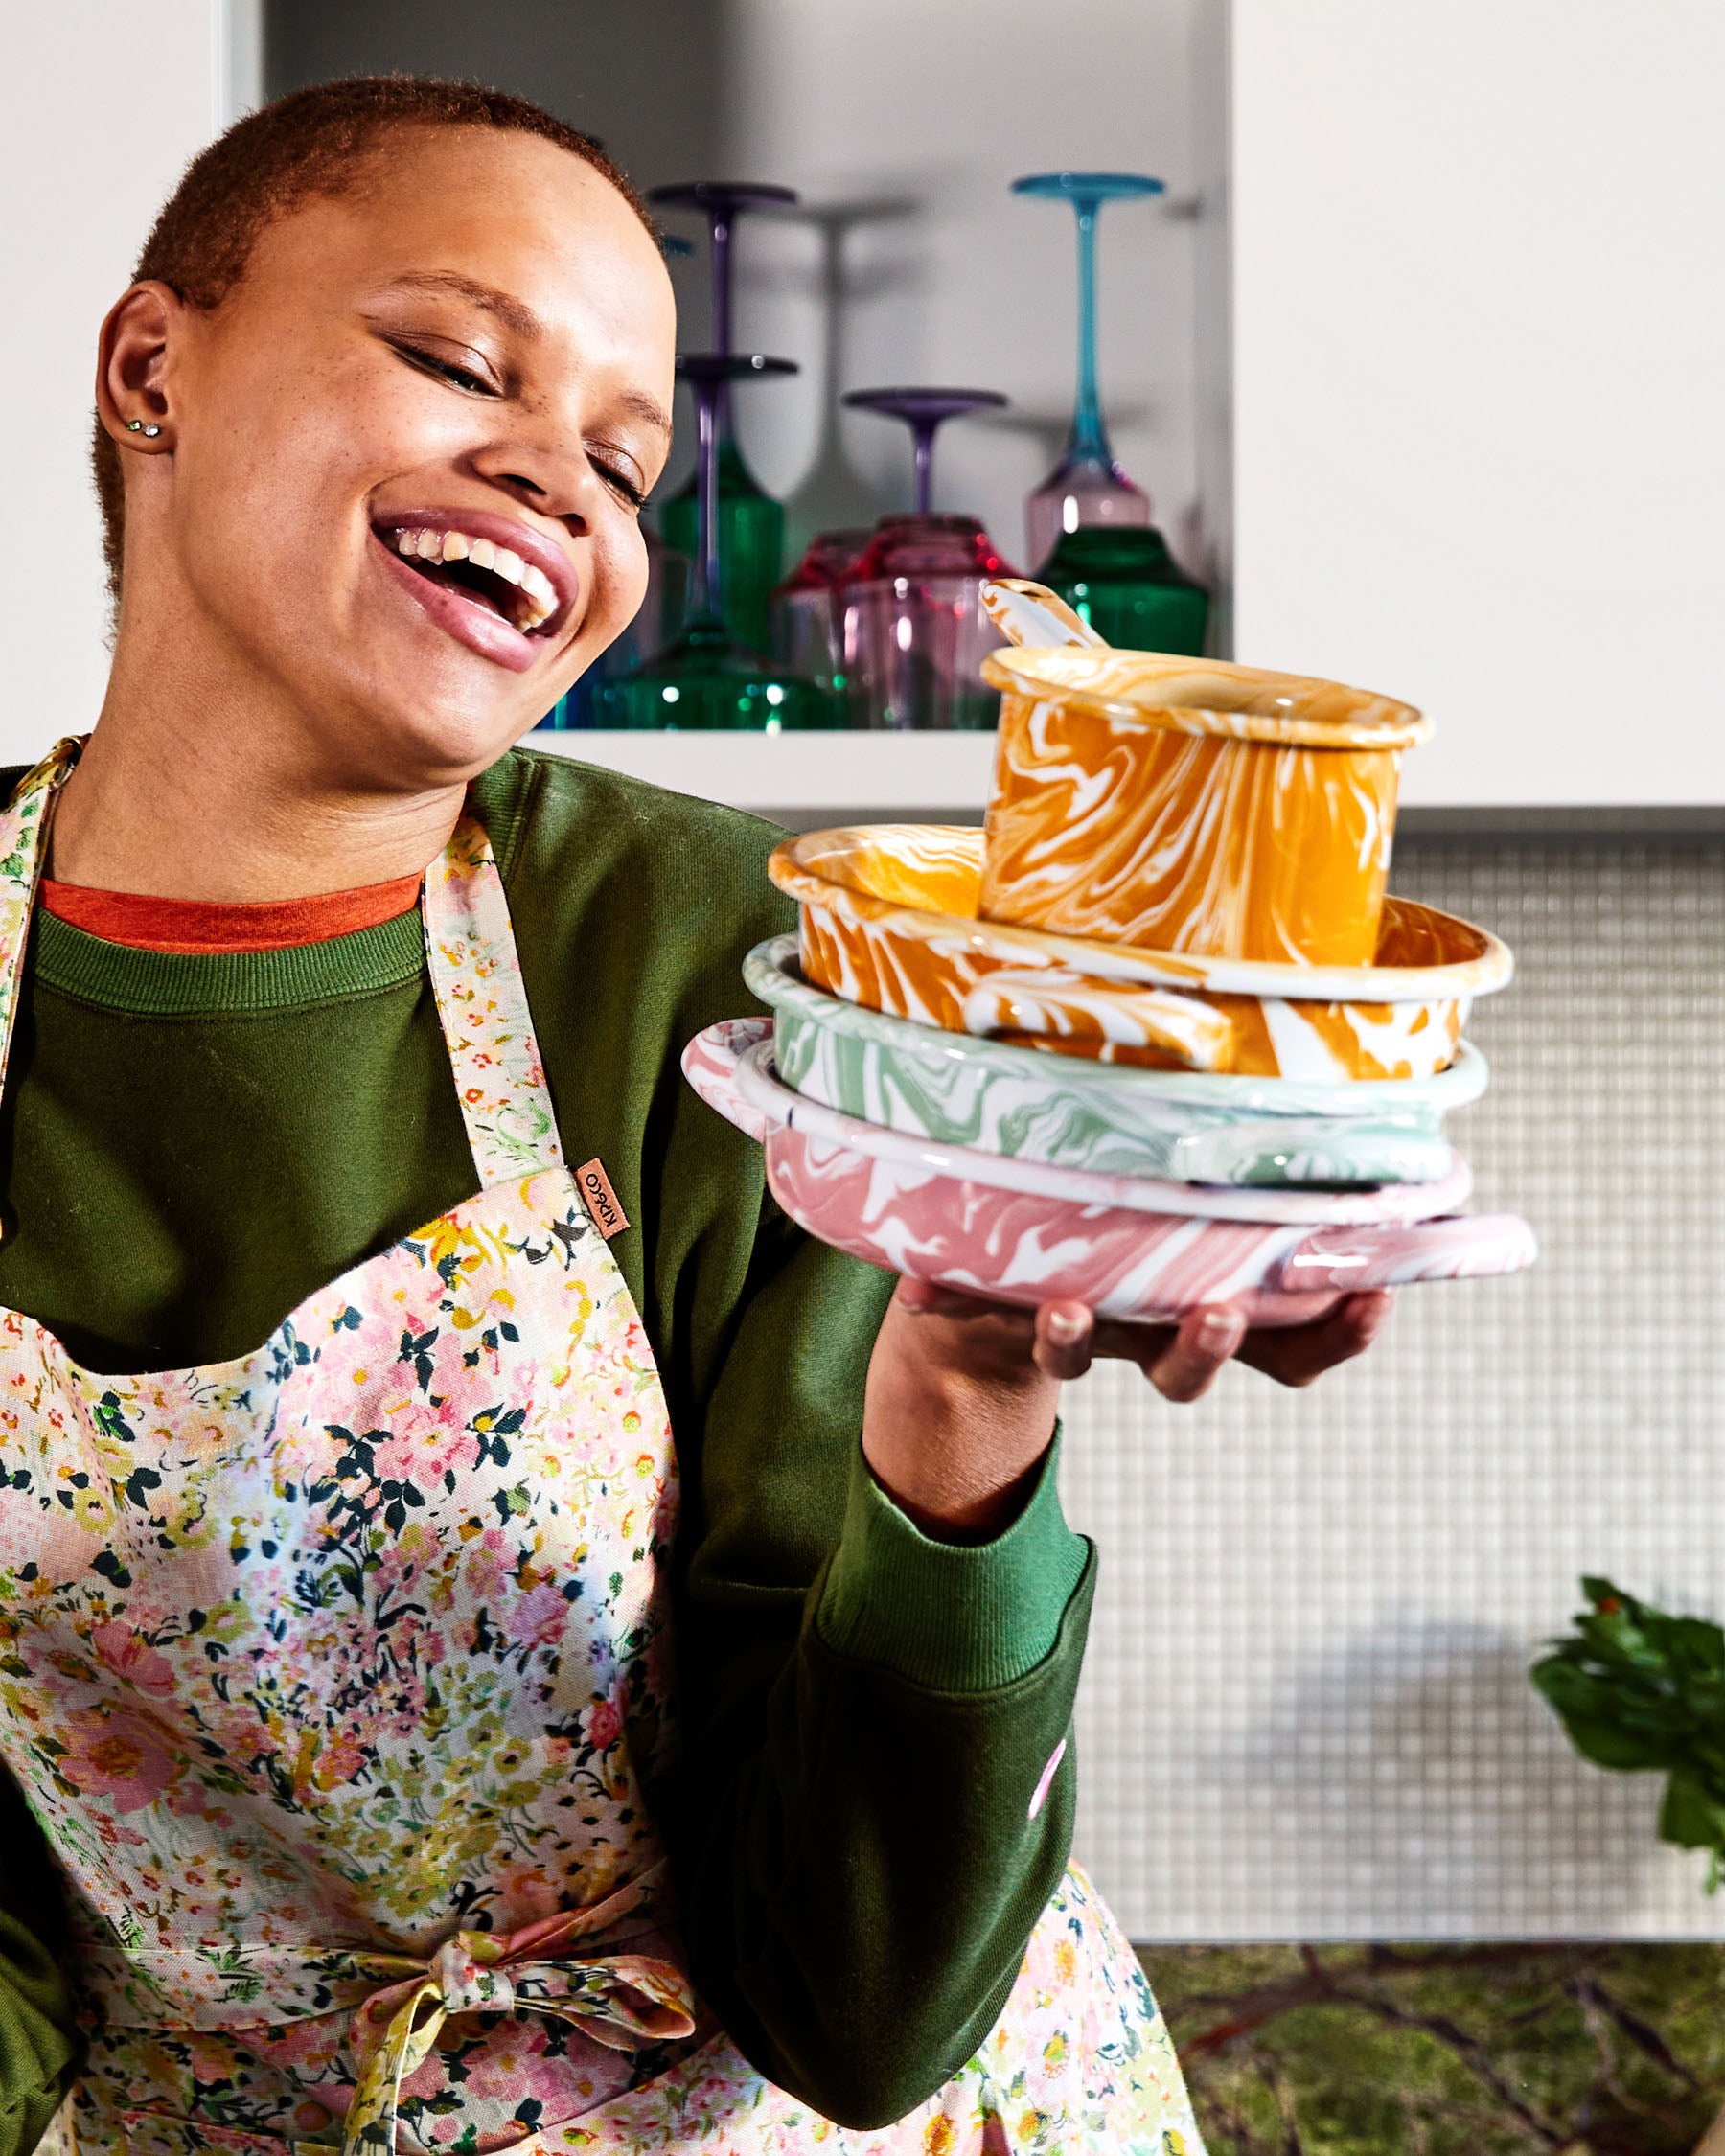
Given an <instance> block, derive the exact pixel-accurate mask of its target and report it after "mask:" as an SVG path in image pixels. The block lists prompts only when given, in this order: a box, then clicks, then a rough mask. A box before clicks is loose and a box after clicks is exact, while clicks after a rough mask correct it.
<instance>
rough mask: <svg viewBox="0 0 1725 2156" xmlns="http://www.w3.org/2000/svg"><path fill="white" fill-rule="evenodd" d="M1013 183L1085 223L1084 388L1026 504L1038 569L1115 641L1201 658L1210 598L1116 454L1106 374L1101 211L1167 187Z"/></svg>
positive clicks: (1054, 180)
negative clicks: (1053, 461) (1100, 308)
mask: <svg viewBox="0 0 1725 2156" xmlns="http://www.w3.org/2000/svg"><path fill="white" fill-rule="evenodd" d="M1012 187H1013V192H1014V194H1017V195H1040V196H1042V197H1043V198H1044V199H1052V200H1059V201H1063V202H1069V203H1070V205H1071V207H1072V210H1073V213H1074V215H1075V216H1076V218H1077V220H1078V391H1077V397H1076V401H1075V402H1074V405H1073V410H1072V427H1071V433H1070V435H1069V437H1068V441H1067V447H1066V450H1065V453H1064V454H1063V456H1062V457H1061V460H1060V462H1059V463H1058V464H1057V465H1056V466H1055V468H1054V470H1052V471H1051V472H1050V473H1049V474H1048V476H1047V478H1046V479H1045V480H1044V481H1043V483H1042V485H1041V486H1040V487H1038V488H1037V489H1036V491H1035V492H1034V493H1032V494H1031V495H1030V496H1029V499H1028V500H1027V501H1026V503H1025V505H1024V508H1025V528H1026V533H1027V536H1028V539H1029V550H1030V558H1031V560H1032V561H1033V562H1040V563H1041V564H1042V565H1041V567H1040V568H1039V569H1037V571H1036V572H1035V573H1036V575H1037V577H1038V579H1039V580H1040V581H1041V582H1042V583H1044V584H1046V585H1048V586H1049V587H1050V588H1051V589H1052V590H1055V591H1058V592H1059V594H1060V595H1061V597H1062V598H1063V599H1064V600H1066V602H1067V604H1068V605H1069V606H1070V607H1071V608H1073V609H1074V610H1075V611H1076V612H1077V613H1079V614H1081V615H1082V616H1083V618H1084V619H1085V620H1086V621H1088V622H1089V623H1090V625H1091V627H1092V629H1094V630H1095V631H1096V632H1097V634H1098V635H1100V636H1102V637H1104V638H1106V640H1107V641H1108V642H1109V643H1111V644H1119V645H1121V646H1124V647H1128V648H1131V649H1134V650H1138V651H1158V652H1175V653H1185V654H1198V653H1200V652H1202V651H1203V649H1204V639H1205V632H1206V630H1207V626H1208V620H1209V594H1208V593H1207V591H1206V590H1205V589H1204V587H1203V585H1200V584H1197V583H1195V582H1194V581H1193V579H1192V578H1190V577H1189V576H1187V575H1186V573H1185V571H1184V569H1183V568H1182V567H1181V566H1180V564H1179V562H1176V561H1175V559H1174V557H1173V555H1172V554H1171V553H1170V552H1169V550H1168V542H1167V540H1166V539H1164V538H1163V537H1162V535H1161V532H1159V531H1158V530H1157V529H1156V528H1155V526H1154V525H1153V524H1152V523H1151V521H1150V497H1149V495H1148V494H1146V493H1144V491H1143V489H1142V488H1141V487H1138V486H1135V485H1134V484H1133V482H1132V480H1131V479H1129V478H1128V477H1127V475H1126V473H1125V472H1124V471H1123V470H1121V468H1120V465H1119V463H1118V462H1117V460H1116V459H1115V453H1114V450H1113V449H1112V447H1110V446H1109V440H1108V428H1107V426H1106V424H1104V421H1103V418H1102V398H1101V392H1100V389H1099V386H1098V383H1097V378H1096V219H1097V217H1098V216H1099V215H1100V213H1101V209H1102V205H1103V203H1104V202H1114V201H1129V200H1139V201H1141V200H1143V199H1145V198H1147V197H1148V196H1151V195H1160V194H1161V193H1162V191H1163V190H1162V183H1161V180H1159V179H1152V178H1151V177H1150V175H1149V174H1148V173H1147V172H1036V173H1032V174H1030V175H1029V176H1027V177H1026V178H1023V179H1017V180H1014V181H1013V183H1012Z"/></svg>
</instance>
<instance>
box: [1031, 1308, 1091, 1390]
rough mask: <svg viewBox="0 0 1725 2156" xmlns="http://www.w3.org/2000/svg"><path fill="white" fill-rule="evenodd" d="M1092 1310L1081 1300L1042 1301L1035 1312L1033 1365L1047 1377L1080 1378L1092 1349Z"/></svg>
mask: <svg viewBox="0 0 1725 2156" xmlns="http://www.w3.org/2000/svg"><path fill="white" fill-rule="evenodd" d="M1095 1338H1096V1319H1095V1314H1094V1312H1093V1311H1092V1309H1091V1307H1090V1305H1089V1304H1088V1303H1084V1302H1045V1303H1044V1304H1043V1306H1042V1308H1041V1309H1040V1310H1039V1311H1038V1312H1037V1313H1036V1343H1035V1346H1034V1347H1033V1348H1032V1349H1031V1352H1032V1354H1033V1355H1034V1356H1035V1357H1036V1366H1037V1368H1038V1369H1039V1370H1042V1371H1044V1372H1045V1373H1046V1375H1047V1376H1049V1377H1051V1378H1060V1379H1063V1380H1064V1379H1067V1378H1081V1377H1082V1376H1083V1375H1084V1373H1085V1371H1086V1370H1088V1369H1089V1368H1090V1366H1091V1357H1092V1355H1093V1354H1094V1353H1095Z"/></svg>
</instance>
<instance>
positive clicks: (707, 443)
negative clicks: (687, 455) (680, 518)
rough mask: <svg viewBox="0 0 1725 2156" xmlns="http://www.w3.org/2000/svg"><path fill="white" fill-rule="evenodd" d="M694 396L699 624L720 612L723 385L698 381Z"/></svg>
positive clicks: (695, 610)
mask: <svg viewBox="0 0 1725 2156" xmlns="http://www.w3.org/2000/svg"><path fill="white" fill-rule="evenodd" d="M692 386H693V388H694V392H695V443H696V481H695V490H696V491H695V515H696V520H697V522H698V524H699V526H700V533H701V545H700V550H699V552H698V553H697V554H696V557H695V592H694V599H693V603H692V605H691V608H690V611H691V613H692V614H693V615H694V617H695V619H696V620H697V621H703V620H705V619H707V618H708V617H709V616H717V614H718V612H719V392H720V391H721V390H722V389H723V388H724V383H723V382H717V381H698V382H695V383H694V384H693V385H692Z"/></svg>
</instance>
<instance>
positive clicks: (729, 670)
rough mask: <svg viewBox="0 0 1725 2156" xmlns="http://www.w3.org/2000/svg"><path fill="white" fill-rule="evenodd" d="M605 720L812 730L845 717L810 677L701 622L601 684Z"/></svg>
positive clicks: (626, 724)
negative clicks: (788, 669) (641, 662)
mask: <svg viewBox="0 0 1725 2156" xmlns="http://www.w3.org/2000/svg"><path fill="white" fill-rule="evenodd" d="M601 723H602V724H604V725H608V726H616V727H620V728H623V729H625V730H627V731H629V732H632V733H757V734H759V733H766V734H778V733H809V732H821V731H826V730H828V729H834V728H837V727H839V726H841V725H842V724H843V723H844V717H843V712H842V710H841V709H840V707H839V704H838V703H837V702H836V701H835V700H834V699H833V698H831V697H829V696H827V695H825V694H824V693H823V692H822V691H821V690H820V688H818V687H817V686H816V683H815V682H813V681H810V680H807V679H803V678H801V677H798V676H796V675H793V674H789V673H786V672H785V671H784V670H783V669H782V668H780V667H777V666H775V665H774V664H773V663H772V661H771V660H770V659H764V658H759V657H757V656H756V654H754V653H753V652H749V651H745V650H744V649H743V648H742V647H741V646H739V645H736V644H733V643H731V642H730V641H729V639H728V638H727V637H726V636H725V635H724V633H723V631H719V632H717V633H715V631H713V630H712V629H711V628H710V627H706V626H703V625H701V624H697V625H696V626H695V627H694V628H693V629H690V630H688V631H685V632H684V633H683V635H681V636H680V637H678V640H677V642H676V643H674V644H672V645H671V646H669V647H668V649H666V650H665V651H663V652H661V653H660V654H659V655H658V656H657V657H656V658H653V659H649V660H648V661H647V663H646V665H644V666H637V667H636V668H634V669H633V671H632V672H631V673H629V674H624V675H620V676H619V677H617V678H616V679H615V680H614V681H608V682H607V683H606V684H605V687H604V690H603V691H602V692H601Z"/></svg>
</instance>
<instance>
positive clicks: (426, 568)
mask: <svg viewBox="0 0 1725 2156" xmlns="http://www.w3.org/2000/svg"><path fill="white" fill-rule="evenodd" d="M378 537H379V538H380V539H381V540H382V541H383V543H384V545H385V546H390V547H393V548H394V549H395V551H396V553H398V554H399V555H400V556H401V558H402V560H403V562H406V563H407V565H408V567H409V568H411V569H413V570H415V571H416V572H417V573H418V574H419V575H420V576H422V577H424V578H425V579H426V582H427V583H428V584H436V585H445V586H448V587H452V588H453V589H455V590H457V591H460V592H462V593H463V594H464V595H465V596H466V597H467V598H469V599H472V600H473V601H475V602H477V604H478V605H480V606H482V607H486V608H490V610H491V611H492V612H493V613H494V614H495V615H496V616H497V618H498V620H499V621H505V622H507V623H508V624H509V626H510V628H511V629H514V630H517V631H519V632H520V633H521V634H522V635H523V636H533V635H540V634H543V633H545V632H546V625H547V624H548V623H549V622H551V621H553V620H554V619H555V618H556V617H557V616H558V615H560V614H561V613H562V612H563V607H562V606H561V605H560V604H559V601H558V596H557V591H556V588H555V586H554V585H552V582H551V579H550V578H549V577H548V576H547V575H546V574H545V572H544V570H543V569H541V568H540V567H539V566H538V565H537V563H535V562H524V561H523V560H522V559H521V557H520V555H518V554H517V552H516V551H515V549H514V548H513V547H509V546H498V545H496V544H495V542H494V541H493V540H491V539H485V538H483V537H480V536H479V535H477V534H475V533H472V532H464V531H459V530H448V531H434V530H429V529H427V528H426V527H425V526H423V525H421V526H417V527H416V526H408V527H403V528H401V529H396V530H390V529H384V530H382V531H380V532H379V534H378Z"/></svg>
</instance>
